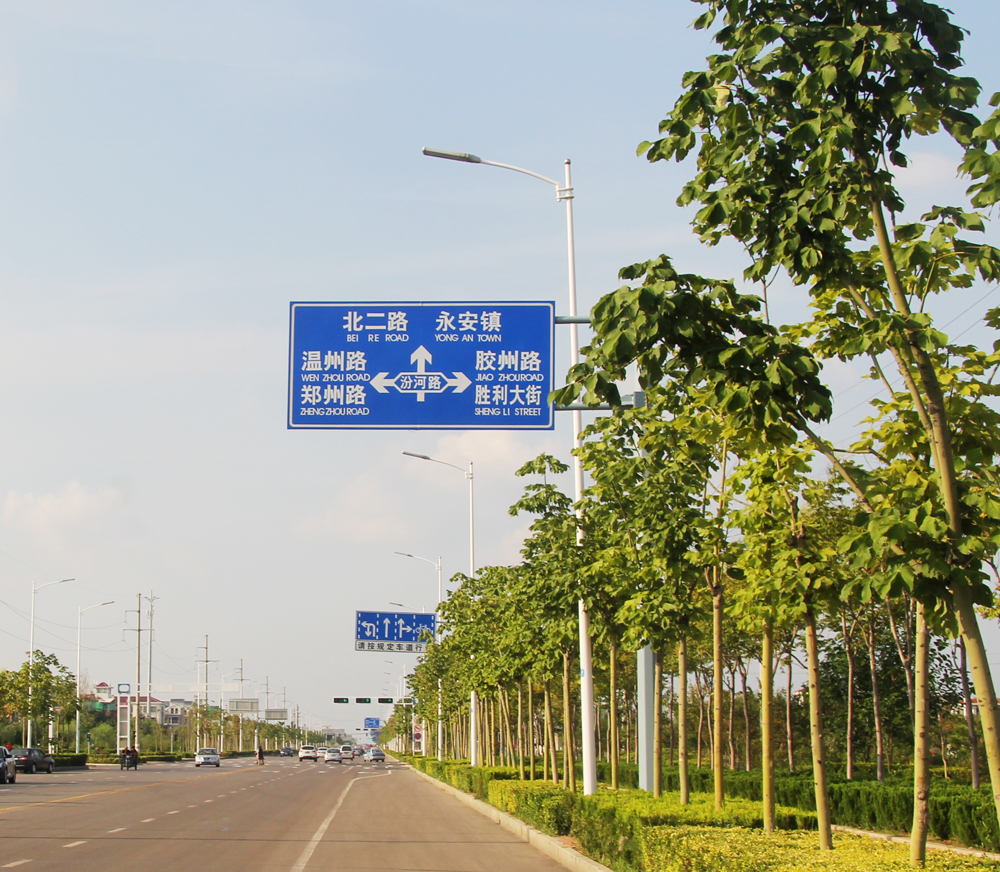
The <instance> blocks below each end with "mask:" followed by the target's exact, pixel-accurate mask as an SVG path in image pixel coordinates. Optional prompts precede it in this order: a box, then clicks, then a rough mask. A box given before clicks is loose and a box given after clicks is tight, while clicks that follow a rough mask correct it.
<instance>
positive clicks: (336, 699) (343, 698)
mask: <svg viewBox="0 0 1000 872" xmlns="http://www.w3.org/2000/svg"><path fill="white" fill-rule="evenodd" d="M333 701H334V702H350V700H349V699H348V698H347V697H346V696H335V697H334V698H333Z"/></svg>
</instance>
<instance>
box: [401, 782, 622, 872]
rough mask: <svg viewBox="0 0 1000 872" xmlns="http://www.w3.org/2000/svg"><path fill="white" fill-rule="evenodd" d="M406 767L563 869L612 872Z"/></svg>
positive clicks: (471, 797) (553, 840)
mask: <svg viewBox="0 0 1000 872" xmlns="http://www.w3.org/2000/svg"><path fill="white" fill-rule="evenodd" d="M403 765H404V766H406V768H407V769H409V770H410V771H411V772H413V773H414V774H416V775H419V776H420V777H421V778H423V779H425V780H427V781H429V782H430V783H431V784H433V785H434V786H435V787H439V788H441V790H443V791H444V792H445V793H448V794H451V796H453V797H455V799H457V800H458V801H459V802H462V803H464V804H465V805H467V806H468V807H469V808H471V809H474V810H475V811H478V812H479V813H480V814H481V815H483V816H484V817H488V818H489V819H490V820H491V821H493V823H496V824H500V826H501V827H503V828H504V829H505V830H507V832H509V833H513V834H514V835H515V836H517V837H518V838H519V839H521V841H523V842H527V843H528V844H529V845H531V846H532V847H533V848H535V849H536V850H538V851H541V852H542V853H543V854H544V855H545V856H546V857H548V858H549V859H550V860H555V861H556V862H557V863H558V864H559V865H560V866H562V867H564V868H566V869H570V870H572V872H611V870H610V869H609V868H608V867H607V866H605V865H603V864H602V863H598V862H597V861H596V860H591V859H590V857H585V856H584V855H583V854H581V853H580V852H579V851H574V850H573V849H572V848H571V847H569V846H568V845H564V844H563V843H562V842H560V841H559V840H558V839H554V838H552V836H547V835H546V834H545V833H543V832H541V830H536V829H535V828H534V827H531V826H528V824H526V823H525V822H524V821H520V820H518V819H517V818H516V817H514V816H513V815H509V814H507V813H506V812H503V811H500V809H498V808H495V807H494V806H492V805H490V804H489V803H488V802H483V801H482V800H479V799H476V798H475V797H474V796H472V795H470V794H468V793H464V792H463V791H461V790H459V789H458V788H456V787H452V786H451V785H450V784H445V783H444V782H443V781H438V779H437V778H434V777H433V776H431V775H428V774H427V773H426V772H421V771H420V770H419V769H415V768H414V767H413V766H410V764H409V763H404V764H403Z"/></svg>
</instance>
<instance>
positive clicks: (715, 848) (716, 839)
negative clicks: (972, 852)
mask: <svg viewBox="0 0 1000 872" xmlns="http://www.w3.org/2000/svg"><path fill="white" fill-rule="evenodd" d="M642 856H643V865H644V869H645V872H809V870H836V872H895V870H899V872H902V870H906V869H910V868H912V867H911V866H910V857H909V849H908V847H907V846H906V845H901V844H898V843H894V842H886V841H882V840H875V839H870V838H868V837H866V836H853V835H849V834H845V833H837V834H835V835H834V850H833V851H820V850H817V841H816V837H815V836H814V835H811V834H806V833H801V832H781V833H774V834H772V835H768V834H766V833H763V832H761V831H759V830H749V829H743V828H735V829H729V830H719V829H717V828H712V827H667V826H663V827H650V828H649V829H647V830H646V832H645V838H644V841H643V845H642ZM992 868H994V864H993V863H991V862H990V861H988V860H979V859H977V858H974V857H964V856H960V855H958V854H952V853H950V852H944V851H930V852H928V855H927V869H930V870H934V872H960V870H984V869H992Z"/></svg>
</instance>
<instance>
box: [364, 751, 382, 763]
mask: <svg viewBox="0 0 1000 872" xmlns="http://www.w3.org/2000/svg"><path fill="white" fill-rule="evenodd" d="M365 760H367V761H368V762H369V763H385V752H384V751H383V750H382V749H381V748H369V749H368V750H367V751H365Z"/></svg>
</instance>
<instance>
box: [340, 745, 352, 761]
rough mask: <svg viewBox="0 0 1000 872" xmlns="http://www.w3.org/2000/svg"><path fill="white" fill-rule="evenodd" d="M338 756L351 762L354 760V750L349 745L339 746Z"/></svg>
mask: <svg viewBox="0 0 1000 872" xmlns="http://www.w3.org/2000/svg"><path fill="white" fill-rule="evenodd" d="M340 756H341V757H343V758H344V759H345V760H353V759H354V748H353V747H351V746H350V745H341V746H340Z"/></svg>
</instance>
